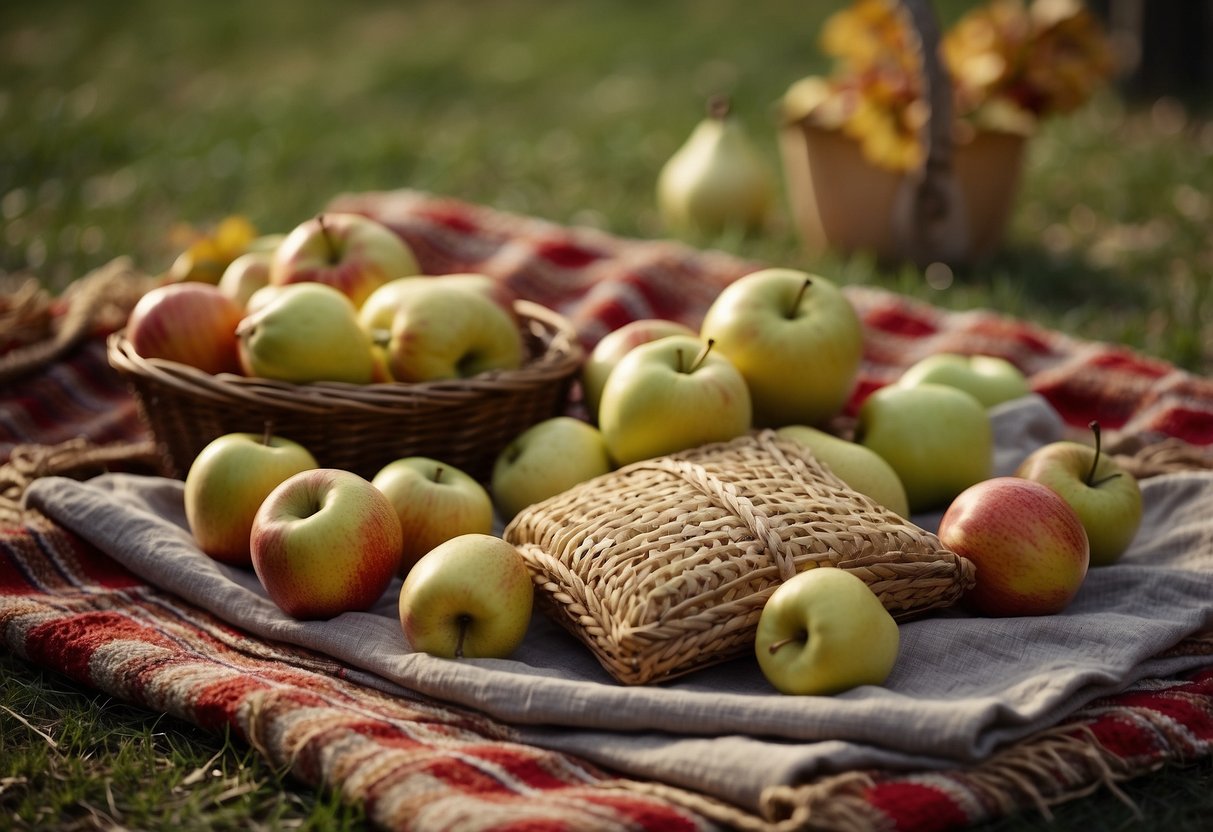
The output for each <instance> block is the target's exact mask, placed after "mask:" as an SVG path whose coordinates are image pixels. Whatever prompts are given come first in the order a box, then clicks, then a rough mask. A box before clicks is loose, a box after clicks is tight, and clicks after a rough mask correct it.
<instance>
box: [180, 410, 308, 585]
mask: <svg viewBox="0 0 1213 832" xmlns="http://www.w3.org/2000/svg"><path fill="white" fill-rule="evenodd" d="M316 467H317V464H316V459H315V458H314V457H313V456H312V454H311V452H309V451H308V450H307V448H305V447H303V446H302V445H300V444H299V443H298V442H292V441H291V440H289V439H286V438H284V437H281V436H272V435H270V434H269V433H266V434H264V435H260V436H259V435H257V434H255V433H228V434H224V435H223V436H219V437H217V438H215V439H213V440H212V441H210V442H208V443H207V445H206V447H204V448H203V449H202V450H201V451H200V452H199V454H198V456H196V457H195V458H194V461H193V463H191V464H190V468H189V471H188V472H187V473H186V476H185V517H186V520H187V522H188V523H189V527H190V531H191V532H192V533H193V535H194V539H195V540H196V541H197V543H198V547H199V548H200V549H202V551H203V552H206V554H208V555H210V556H211V557H212V558H214V559H215V560H217V561H221V562H223V563H227V564H231V565H233V566H252V563H253V561H252V555H251V554H250V552H249V534H250V532H251V531H252V528H253V517H254V516H255V515H256V513H257V509H258V508H260V507H261V504H262V503H263V502H264V501H265V498H266V497H268V496H269V493H270V492H271V491H273V490H274V489H275V488H277V487H278V486H279V485H280V484H281V483H282V482H284V481H285V480H286V479H288V478H289V477H291V476H293V475H295V474H298V473H299V472H300V471H306V470H308V469H309V468H316Z"/></svg>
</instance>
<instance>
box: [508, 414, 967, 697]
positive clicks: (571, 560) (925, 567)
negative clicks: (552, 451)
mask: <svg viewBox="0 0 1213 832" xmlns="http://www.w3.org/2000/svg"><path fill="white" fill-rule="evenodd" d="M505 537H506V539H507V540H509V541H510V542H512V543H514V544H515V545H516V546H518V547H519V549H520V551H521V552H522V554H523V556H524V557H525V558H526V560H527V563H528V566H529V568H530V569H531V573H532V579H533V580H534V582H535V586H536V590H537V594H536V600H537V602H538V604H539V606H540V608H541V609H544V610H545V611H546V612H547V613H548V614H549V615H550V616H552V617H553V618H554V619H555V620H556V621H557V622H559V623H560V624H561V625H562V626H564V627H565V628H566V629H568V630H569V631H570V632H572V633H573V634H574V635H575V636H576V637H577V638H579V639H580V640H581V641H583V642H584V643H585V644H586V645H588V646H589V648H590V649H591V650H592V651H593V653H594V654H595V656H596V657H597V658H598V660H599V661H600V662H601V663H602V665H603V667H605V668H606V670H607V671H608V672H609V673H610V674H611V675H612V676H614V677H615V678H616V679H618V680H619V681H620V682H623V683H625V684H644V683H648V682H657V681H664V680H667V679H670V678H673V677H675V676H679V675H682V674H685V673H688V672H690V671H693V670H697V669H699V668H702V667H705V666H707V665H710V664H715V663H717V662H721V661H725V660H727V659H731V658H734V657H737V656H740V655H743V654H746V653H750V652H752V651H753V649H754V634H755V631H756V629H757V626H758V618H759V615H760V613H761V612H762V607H763V605H764V604H765V603H766V600H767V598H768V597H770V595H771V593H772V592H774V591H775V588H776V587H778V586H779V584H780V583H781V582H782V581H784V580H786V579H787V578H790V577H792V576H793V575H795V574H796V573H797V572H800V571H802V570H804V569H808V568H811V567H814V566H835V567H841V568H843V569H847V570H850V571H851V572H853V573H855V574H856V575H858V576H859V577H861V578H862V579H863V580H864V581H865V582H866V583H867V584H868V586H869V587H871V588H872V590H873V591H874V592H875V593H876V595H877V596H878V597H879V598H880V600H881V601H882V602H883V604H884V606H885V608H886V609H888V610H889V611H890V612H891V613H892V614H893V616H894V617H895V618H898V619H904V618H908V617H912V616H916V615H919V614H921V613H923V612H925V611H926V610H930V609H934V608H938V607H945V606H948V605H950V604H953V603H954V602H956V601H957V600H958V599H959V597H960V595H961V594H962V593H963V592H964V590H965V589H967V588H968V587H970V586H972V584H973V576H974V567H973V564H972V563H971V562H970V561H968V560H965V559H964V558H961V557H960V556H958V555H956V554H954V553H952V552H950V551H948V550H947V549H945V548H944V547H943V546H942V544H941V543H940V542H939V539H938V538H937V537H936V536H935V535H933V534H931V533H929V532H927V531H924V530H923V529H921V528H919V527H918V526H915V525H913V524H912V523H909V522H907V521H906V520H904V519H903V518H901V517H900V516H898V515H897V514H894V513H893V512H891V511H889V510H887V509H885V508H883V507H881V506H879V505H877V504H876V503H875V502H873V501H872V500H870V499H869V498H867V497H865V496H863V495H861V494H859V493H857V492H855V491H853V490H851V489H850V488H849V487H847V486H846V485H845V484H844V483H843V482H842V481H841V480H839V479H838V478H837V477H836V476H835V475H834V474H833V473H832V472H830V470H829V469H828V468H827V467H825V466H824V465H822V464H821V463H820V462H818V461H817V460H816V459H815V458H814V457H813V455H812V453H811V452H809V451H808V450H807V449H806V448H805V447H803V446H802V445H800V444H798V443H796V442H793V441H791V440H788V439H785V438H782V437H780V436H778V434H776V433H774V432H773V431H763V432H761V433H758V434H753V435H749V436H744V437H741V438H739V439H735V440H733V441H731V442H725V443H717V444H712V445H704V446H702V447H700V448H696V449H693V450H690V451H686V452H683V453H679V454H673V455H670V456H666V457H658V458H655V459H651V460H646V461H643V462H637V463H634V464H632V465H628V466H625V467H623V468H620V469H619V470H617V471H614V472H612V473H610V474H606V475H604V476H601V477H598V478H597V479H594V480H590V481H589V482H586V483H582V484H581V485H579V486H576V487H574V488H573V489H571V490H569V491H566V492H564V493H563V494H559V495H557V496H555V497H552V498H550V499H549V500H546V501H544V502H542V503H539V504H537V505H534V506H531V507H530V508H528V509H526V510H524V511H523V512H522V513H520V514H519V515H518V516H517V517H515V518H514V520H513V521H511V523H510V524H509V526H507V527H506V530H505Z"/></svg>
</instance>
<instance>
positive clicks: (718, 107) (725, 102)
mask: <svg viewBox="0 0 1213 832" xmlns="http://www.w3.org/2000/svg"><path fill="white" fill-rule="evenodd" d="M732 109H733V102H732V101H731V100H729V97H728V96H727V95H725V94H724V93H720V94H718V95H713V96H712V97H711V98H709V99H708V116H709V117H711V118H714V119H716V120H717V121H724V120H725V119H726V118H728V117H729V112H730V111H732Z"/></svg>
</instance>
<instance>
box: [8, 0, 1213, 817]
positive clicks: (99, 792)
mask: <svg viewBox="0 0 1213 832" xmlns="http://www.w3.org/2000/svg"><path fill="white" fill-rule="evenodd" d="M840 5H841V3H840V2H838V0H831V1H830V2H816V3H786V2H778V1H777V0H748V2H744V3H742V2H726V1H725V0H697V1H696V0H670V1H669V2H659V3H654V2H639V0H610V1H608V0H578V2H569V3H551V2H539V0H497V1H496V2H488V0H473V1H472V2H458V3H457V2H439V0H414V1H413V2H401V3H387V2H369V1H368V0H363V2H355V3H347V4H332V3H324V4H322V3H318V2H314V1H313V0H304V1H303V2H287V1H286V0H264V1H263V2H260V3H247V4H237V3H227V2H217V3H210V4H201V3H188V2H183V1H182V0H167V1H166V2H151V1H150V0H144V1H143V2H138V1H137V0H120V1H119V2H110V3H83V2H79V3H66V2H53V0H49V1H44V2H41V3H37V4H34V3H25V4H17V3H9V4H5V5H4V6H3V7H2V8H0V277H2V276H5V275H7V276H8V277H11V278H19V277H20V276H22V275H24V274H26V273H33V274H35V275H37V276H38V277H39V278H40V279H42V280H43V281H44V282H45V283H47V284H48V285H50V286H53V287H55V288H61V287H62V286H64V285H66V283H67V282H69V281H70V280H71V279H73V278H74V277H77V276H79V275H81V274H83V273H85V272H86V271H87V270H89V269H91V268H94V267H96V266H99V265H101V264H103V263H105V262H107V261H108V260H110V259H111V258H113V257H115V256H118V255H123V254H129V255H131V256H132V257H134V259H135V261H136V263H137V264H138V265H139V266H141V267H143V268H145V269H147V270H149V271H158V270H161V269H164V268H166V267H167V266H168V264H169V263H170V262H171V260H172V257H173V256H174V254H175V253H176V252H175V248H174V243H173V242H172V239H171V232H172V229H173V227H174V225H176V224H177V223H181V222H186V223H191V224H194V225H197V226H207V225H210V224H213V223H215V222H216V221H218V220H219V219H220V218H222V217H223V216H225V215H227V214H231V213H242V214H246V215H248V216H249V217H250V218H251V219H252V220H253V221H254V222H255V223H256V224H257V225H258V226H259V227H260V228H261V229H262V230H264V231H267V232H269V231H285V230H289V228H291V227H292V226H293V225H294V224H295V223H297V222H298V221H300V220H302V219H304V218H306V217H308V216H310V215H312V214H314V213H315V212H316V211H317V210H318V209H320V208H321V207H322V206H323V205H324V204H325V203H326V202H327V200H328V199H329V198H331V197H332V196H334V195H335V194H337V193H340V192H344V191H356V190H372V189H373V190H378V189H388V188H396V187H410V188H419V189H423V190H428V191H432V192H435V193H440V194H444V195H449V196H454V197H458V198H461V199H466V200H469V201H473V202H479V203H484V204H488V205H492V206H495V207H498V208H501V209H506V210H510V211H517V212H521V213H527V214H533V215H537V216H541V217H544V218H547V219H550V220H554V221H556V222H561V223H575V224H586V225H593V226H597V227H600V228H603V229H605V230H608V231H611V232H613V233H617V234H620V235H625V236H633V237H656V236H661V235H662V234H663V233H664V231H663V229H662V228H661V226H660V223H659V221H658V218H657V215H656V209H655V205H654V198H653V189H654V184H655V180H656V176H657V172H658V170H659V169H660V166H661V165H662V163H663V162H664V161H665V160H666V159H667V158H668V157H669V156H670V154H672V153H673V152H674V150H675V149H677V147H678V146H679V145H680V144H681V143H682V141H683V140H684V139H685V138H686V136H687V135H688V134H689V133H690V131H691V129H692V128H693V127H694V124H695V123H696V122H697V121H698V120H699V118H700V117H701V113H702V111H703V103H704V100H705V99H706V98H707V97H708V96H709V95H711V94H713V93H716V92H722V91H723V92H727V93H729V94H730V95H731V96H732V98H733V101H734V111H735V113H736V115H737V117H738V118H740V119H742V120H743V121H744V122H745V125H746V126H747V128H748V129H749V131H750V133H751V136H752V137H753V139H754V140H755V142H756V143H757V144H758V146H759V148H760V149H761V150H762V151H763V152H764V153H765V154H767V156H768V160H769V162H770V164H771V166H772V168H773V169H775V170H778V169H779V161H778V156H777V149H776V141H775V132H774V124H775V122H774V106H775V102H776V100H777V99H778V97H779V96H780V94H781V93H782V92H783V90H784V89H786V87H787V86H788V85H789V84H790V83H791V82H792V81H794V80H796V79H797V78H799V77H801V76H803V75H806V74H809V73H812V72H819V71H821V70H823V69H824V68H825V66H826V64H825V61H824V60H823V58H822V57H821V56H820V55H819V53H818V51H817V47H816V32H817V31H818V28H819V26H820V23H821V21H822V20H823V19H824V18H825V16H826V15H827V14H828V13H829V12H830V11H832V10H833V9H835V8H838V7H839V6H840ZM936 5H937V8H938V9H940V11H941V14H942V15H943V17H944V18H945V20H950V19H953V18H955V17H956V16H957V15H958V14H959V13H960V11H961V10H963V9H964V8H967V7H969V6H971V5H973V4H972V3H964V2H959V1H958V0H954V1H953V2H938V3H937V4H936ZM1208 104H1209V102H1208V101H1196V102H1192V101H1187V102H1180V101H1177V100H1162V101H1139V100H1128V99H1125V98H1123V97H1122V96H1120V95H1118V94H1117V93H1116V91H1115V90H1109V91H1107V92H1105V93H1104V94H1102V95H1100V96H1099V97H1097V99H1096V100H1095V101H1093V102H1092V103H1091V104H1090V105H1089V106H1087V107H1085V108H1084V109H1083V110H1081V111H1080V112H1079V113H1077V114H1075V115H1073V116H1071V117H1068V118H1065V119H1063V120H1057V121H1053V122H1049V123H1046V124H1045V125H1044V127H1043V129H1042V131H1041V133H1040V135H1039V136H1037V137H1036V138H1035V139H1034V140H1033V142H1032V145H1031V147H1030V152H1029V157H1028V161H1027V166H1026V169H1025V175H1024V182H1023V188H1022V192H1021V194H1020V198H1019V200H1018V202H1017V205H1016V209H1015V213H1014V215H1013V218H1012V222H1011V226H1010V229H1009V235H1008V243H1007V246H1006V249H1005V251H1004V252H1003V253H1001V254H1000V255H999V256H998V257H997V258H995V259H994V260H993V261H991V262H990V263H988V264H985V265H983V266H982V267H979V268H973V269H968V270H965V271H962V272H958V273H957V275H956V277H955V281H954V283H953V284H952V285H951V287H949V288H948V289H946V290H937V289H932V288H930V287H929V286H928V285H927V283H926V282H925V281H924V280H923V278H922V275H921V274H920V273H919V272H918V271H917V270H915V269H899V270H892V271H882V270H880V269H878V268H877V267H876V266H875V265H874V264H873V263H872V262H871V261H869V260H867V259H864V258H854V259H850V260H844V259H841V258H837V257H813V256H810V255H809V254H807V253H806V252H805V251H804V250H803V248H802V247H801V245H800V243H799V241H798V239H797V236H796V233H795V230H794V229H793V228H792V226H791V223H790V220H789V219H788V216H787V213H786V211H783V213H782V214H781V216H780V217H779V218H778V221H777V223H776V225H775V227H774V228H773V229H772V230H771V232H770V233H769V234H767V235H764V236H763V237H760V238H754V239H738V238H723V239H717V240H700V241H697V242H698V243H700V244H702V245H705V246H714V247H719V248H723V249H726V250H729V251H733V252H735V253H738V254H741V255H743V256H746V257H751V258H755V259H758V260H763V261H766V262H770V263H772V264H778V265H788V266H793V267H797V268H804V269H809V270H814V271H818V272H820V273H821V274H824V275H826V276H828V277H831V278H832V279H834V280H836V281H838V282H840V283H870V284H874V285H880V286H885V287H888V288H891V289H894V290H897V291H901V292H905V293H908V294H911V295H914V296H916V297H920V298H924V299H927V300H929V301H930V302H932V303H936V304H939V305H942V306H947V307H950V308H971V307H974V306H986V307H991V308H994V309H997V310H999V311H1002V312H1006V313H1008V314H1014V315H1018V316H1022V317H1025V318H1028V319H1031V320H1033V321H1036V322H1038V323H1041V324H1044V325H1048V326H1052V327H1056V328H1059V329H1062V330H1064V331H1066V332H1069V333H1071V334H1073V335H1076V336H1080V337H1084V338H1094V339H1100V340H1108V341H1116V342H1121V343H1125V344H1128V345H1130V346H1132V347H1134V348H1137V349H1140V350H1143V351H1145V352H1147V353H1150V354H1152V355H1155V356H1158V357H1161V358H1164V359H1167V360H1169V361H1172V362H1174V363H1176V364H1178V365H1180V366H1182V367H1185V368H1187V369H1190V370H1193V371H1195V372H1198V373H1200V374H1203V375H1210V374H1213V288H1211V287H1213V235H1210V233H1209V228H1210V226H1211V224H1213V204H1211V200H1213V121H1210V116H1209V109H1208ZM18 717H20V718H18ZM43 734H45V735H46V736H47V737H50V738H52V739H54V740H55V744H54V745H51V744H50V743H49V742H48V740H47V739H46V737H44V736H43ZM91 749H97V750H92V751H90V750H91ZM212 757H213V759H212ZM198 772H201V774H197V773H198ZM213 772H218V774H213ZM1130 785H1131V786H1132V788H1133V791H1132V794H1133V795H1134V798H1135V799H1136V800H1138V801H1139V802H1140V803H1141V804H1142V805H1143V807H1146V808H1148V809H1149V810H1150V814H1151V816H1152V817H1156V816H1159V815H1160V813H1163V812H1169V813H1170V814H1167V815H1166V818H1165V822H1166V823H1167V825H1169V826H1170V827H1172V828H1181V827H1183V826H1184V825H1185V824H1192V826H1191V828H1196V827H1195V823H1196V821H1197V820H1198V819H1199V818H1201V817H1202V816H1204V815H1208V813H1210V812H1213V766H1210V764H1209V762H1208V761H1205V762H1204V763H1202V764H1200V765H1199V766H1197V767H1196V768H1195V769H1191V770H1185V771H1178V772H1177V771H1174V770H1166V771H1164V772H1162V773H1160V774H1158V775H1154V776H1152V777H1150V778H1146V779H1145V780H1142V781H1137V782H1136V783H1134V784H1130ZM165 795H168V796H167V797H166V796H165ZM61 807H66V808H61ZM198 812H202V814H201V815H198V814H197V813H198ZM1058 814H1059V818H1060V822H1061V825H1073V826H1078V825H1084V826H1092V825H1093V826H1094V827H1095V828H1101V829H1102V828H1118V827H1120V826H1121V825H1122V824H1124V823H1126V822H1128V821H1131V820H1132V818H1133V815H1132V814H1131V813H1130V812H1129V811H1128V810H1127V809H1126V808H1125V806H1124V805H1123V804H1122V803H1120V802H1119V801H1118V800H1117V799H1116V798H1115V797H1114V796H1112V795H1110V794H1107V793H1104V794H1103V795H1101V796H1099V797H1096V798H1093V799H1090V800H1084V801H1081V802H1079V803H1078V804H1074V805H1071V806H1067V807H1063V808H1062V809H1061V810H1058ZM195 816H196V817H197V819H196V820H194V821H189V820H186V819H187V818H190V817H195ZM357 816H358V813H357V811H356V810H353V809H350V808H349V807H343V806H341V805H339V804H338V803H337V801H335V800H333V799H331V798H328V797H325V796H319V797H317V796H314V795H312V794H310V793H309V792H307V791H304V792H297V791H295V790H294V789H293V788H292V787H291V785H290V783H289V781H284V780H283V778H282V776H281V774H280V773H278V772H272V771H268V770H266V769H265V767H264V766H262V765H261V764H260V763H259V761H258V760H257V759H256V758H255V757H254V756H252V755H250V754H249V752H248V751H247V749H243V748H240V747H233V746H230V745H226V744H225V743H224V741H223V738H221V737H220V738H215V737H213V736H210V735H204V734H202V733H201V732H198V731H196V730H194V729H192V728H190V727H189V726H186V725H184V724H181V723H178V722H176V721H174V720H171V719H168V718H165V717H158V716H155V715H149V714H146V713H144V712H142V711H138V710H135V709H130V708H127V707H125V706H122V705H120V704H117V703H113V702H111V701H109V700H108V699H106V698H105V697H100V696H98V695H96V694H94V693H91V692H88V691H82V690H79V689H77V688H75V687H73V686H72V685H71V684H70V683H67V682H64V681H63V680H61V679H57V678H54V677H48V676H47V675H45V674H43V673H42V672H41V671H39V670H37V669H35V668H31V667H30V666H28V665H26V664H25V663H23V662H22V661H20V660H19V659H15V658H12V657H11V656H8V655H4V656H0V828H6V824H11V825H13V826H14V827H15V828H45V826H46V825H47V824H48V823H50V822H52V821H51V819H55V820H54V821H53V822H54V823H57V824H58V825H60V826H62V827H64V828H71V827H76V826H78V827H89V826H96V825H104V824H105V823H107V822H109V821H112V822H114V823H117V824H121V825H124V826H127V827H129V828H161V827H164V826H166V825H168V824H170V823H171V824H173V825H178V826H185V827H187V828H188V827H189V824H190V823H195V824H196V826H195V827H194V828H232V829H237V828H240V829H243V828H250V823H251V826H252V828H275V829H277V828H298V827H300V826H302V827H305V828H331V827H333V826H342V825H348V824H349V823H351V822H355V821H356V820H357ZM107 819H108V820H107ZM250 819H251V820H250ZM1021 822H1022V823H1023V824H1025V825H1024V826H1022V827H1017V826H1016V824H1017V823H1021ZM1038 822H1039V817H1038V816H1036V815H1030V816H1028V817H1026V818H1024V819H1022V820H1020V821H1015V820H1013V821H1008V822H1006V823H1004V824H1002V825H1000V828H1035V826H1034V824H1036V823H1038Z"/></svg>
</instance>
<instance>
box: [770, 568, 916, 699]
mask: <svg viewBox="0 0 1213 832" xmlns="http://www.w3.org/2000/svg"><path fill="white" fill-rule="evenodd" d="M900 646H901V632H900V630H899V629H898V627H897V622H896V621H894V620H893V616H892V615H890V614H889V612H888V610H886V609H885V608H884V605H883V604H882V603H881V602H880V599H879V598H878V597H876V594H875V593H874V592H873V591H872V590H871V589H870V588H869V587H868V585H867V584H866V583H864V582H863V580H862V579H861V578H859V577H857V576H856V575H854V574H852V573H851V572H848V571H846V570H845V569H837V568H834V567H829V566H826V567H818V568H812V569H808V570H806V571H804V572H801V573H799V574H798V575H795V576H794V577H792V578H790V579H789V580H787V581H785V582H784V583H782V584H780V585H779V586H778V587H777V588H776V590H775V591H774V592H773V593H771V597H770V598H768V599H767V602H766V604H765V605H764V606H763V608H762V614H761V615H760V616H759V618H758V630H757V633H756V634H755V636H754V655H755V656H756V657H757V659H758V666H759V667H760V668H761V669H762V674H763V675H764V676H765V677H766V678H767V681H769V682H770V683H771V684H772V685H773V686H774V687H775V689H776V690H778V691H779V692H780V693H787V694H800V695H829V694H834V693H841V692H843V691H845V690H849V689H851V688H853V687H857V686H858V685H882V684H884V682H885V680H886V679H888V677H889V674H890V673H892V672H893V665H895V664H896V663H897V651H898V649H899V647H900Z"/></svg>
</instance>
